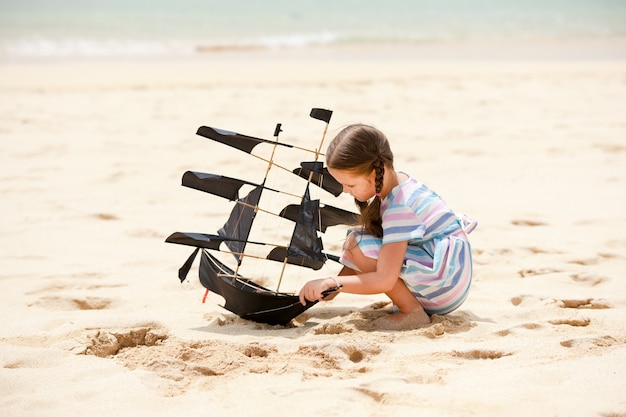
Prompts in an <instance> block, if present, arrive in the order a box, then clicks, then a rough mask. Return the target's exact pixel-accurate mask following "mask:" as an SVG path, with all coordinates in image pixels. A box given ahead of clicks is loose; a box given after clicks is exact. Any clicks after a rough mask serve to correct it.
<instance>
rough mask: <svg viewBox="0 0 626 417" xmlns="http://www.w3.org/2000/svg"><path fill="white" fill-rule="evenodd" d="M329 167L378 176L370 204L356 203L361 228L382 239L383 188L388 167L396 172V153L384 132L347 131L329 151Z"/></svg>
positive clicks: (354, 128)
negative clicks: (394, 163) (381, 210)
mask: <svg viewBox="0 0 626 417" xmlns="http://www.w3.org/2000/svg"><path fill="white" fill-rule="evenodd" d="M326 165H327V166H328V167H329V168H332V169H339V170H344V171H350V172H351V173H353V174H356V175H369V174H370V173H371V172H372V171H375V172H376V176H375V186H376V194H377V195H376V196H374V199H373V200H372V202H371V203H370V204H368V203H367V202H361V201H358V200H357V199H354V201H355V203H356V205H357V206H358V207H359V210H360V211H361V226H362V227H363V228H364V229H365V230H367V232H369V233H371V234H373V235H374V236H378V237H380V238H382V236H383V226H382V223H383V221H382V217H381V215H380V203H381V198H380V195H378V194H379V193H380V190H381V189H382V187H383V177H384V175H385V166H386V167H387V168H389V169H393V153H391V148H390V146H389V141H388V140H387V137H386V136H385V135H384V133H383V132H381V131H380V130H378V129H376V128H375V127H372V126H368V125H363V124H354V125H349V126H348V127H346V128H344V129H343V130H342V131H341V132H339V134H338V135H337V136H336V137H335V138H334V139H333V140H332V142H331V143H330V145H328V148H327V150H326Z"/></svg>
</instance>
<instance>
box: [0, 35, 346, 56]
mask: <svg viewBox="0 0 626 417" xmlns="http://www.w3.org/2000/svg"><path fill="white" fill-rule="evenodd" d="M342 41H343V40H342V39H341V38H340V37H339V36H338V35H337V34H334V33H332V32H320V33H302V34H290V35H285V36H267V37H259V38H256V39H249V40H219V41H211V40H208V41H207V40H136V39H131V40H118V39H106V40H101V39H20V40H4V41H0V58H3V57H4V58H46V57H50V58H64V57H90V58H91V57H131V56H138V57H151V56H152V57H159V56H193V55H201V54H205V53H214V52H224V51H244V50H263V49H267V50H270V49H281V48H305V47H310V46H319V45H331V44H335V43H339V42H342Z"/></svg>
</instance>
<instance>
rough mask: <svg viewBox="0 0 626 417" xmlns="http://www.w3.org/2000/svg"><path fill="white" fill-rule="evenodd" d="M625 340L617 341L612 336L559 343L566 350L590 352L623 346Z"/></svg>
mask: <svg viewBox="0 0 626 417" xmlns="http://www.w3.org/2000/svg"><path fill="white" fill-rule="evenodd" d="M624 343H626V340H617V339H615V338H614V337H613V336H609V335H606V336H601V337H591V338H582V339H569V340H564V341H562V342H561V346H563V347H566V348H578V349H582V350H592V349H597V348H605V347H610V346H614V345H618V344H624Z"/></svg>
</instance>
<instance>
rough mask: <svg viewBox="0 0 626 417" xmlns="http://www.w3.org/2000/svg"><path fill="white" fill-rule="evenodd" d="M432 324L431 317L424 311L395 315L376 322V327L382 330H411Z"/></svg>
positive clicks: (416, 310)
mask: <svg viewBox="0 0 626 417" xmlns="http://www.w3.org/2000/svg"><path fill="white" fill-rule="evenodd" d="M429 324H430V317H429V316H428V314H426V312H425V311H424V310H423V309H422V308H419V309H415V310H413V311H412V312H410V313H402V312H398V313H393V314H389V315H388V316H385V317H381V318H379V319H377V320H375V321H374V326H375V327H376V328H377V329H381V330H410V329H415V328H418V327H423V326H426V325H429Z"/></svg>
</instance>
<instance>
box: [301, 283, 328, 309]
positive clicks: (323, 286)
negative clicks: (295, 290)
mask: <svg viewBox="0 0 626 417" xmlns="http://www.w3.org/2000/svg"><path fill="white" fill-rule="evenodd" d="M335 286H336V284H335V280H333V279H332V278H322V279H314V280H312V281H309V282H307V283H306V284H304V287H302V289H301V290H300V294H299V296H300V303H302V305H306V302H307V300H308V301H322V300H330V299H331V298H334V297H330V298H329V297H326V298H324V295H323V294H322V292H324V291H326V290H327V289H329V288H334V287H335Z"/></svg>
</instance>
